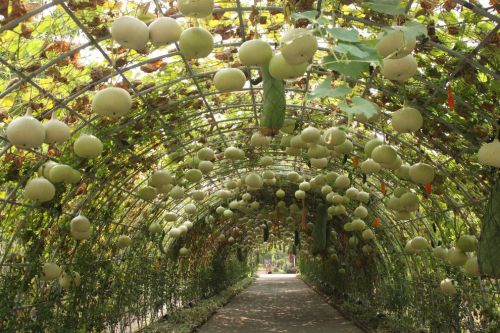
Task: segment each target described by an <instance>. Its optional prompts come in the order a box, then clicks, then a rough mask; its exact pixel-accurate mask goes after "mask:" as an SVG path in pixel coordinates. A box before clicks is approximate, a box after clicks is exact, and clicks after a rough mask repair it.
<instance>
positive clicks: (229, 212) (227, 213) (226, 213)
mask: <svg viewBox="0 0 500 333" xmlns="http://www.w3.org/2000/svg"><path fill="white" fill-rule="evenodd" d="M223 215H224V217H225V218H231V217H233V215H234V213H233V211H232V210H230V209H226V210H224V213H223Z"/></svg>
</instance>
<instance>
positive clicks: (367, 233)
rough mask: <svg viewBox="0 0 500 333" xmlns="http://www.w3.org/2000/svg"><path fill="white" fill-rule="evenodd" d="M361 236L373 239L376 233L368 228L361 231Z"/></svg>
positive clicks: (365, 238)
mask: <svg viewBox="0 0 500 333" xmlns="http://www.w3.org/2000/svg"><path fill="white" fill-rule="evenodd" d="M361 237H363V239H364V240H372V239H374V238H375V234H374V233H373V231H372V229H366V230H364V231H363V232H362V233H361Z"/></svg>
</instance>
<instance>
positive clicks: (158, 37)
mask: <svg viewBox="0 0 500 333" xmlns="http://www.w3.org/2000/svg"><path fill="white" fill-rule="evenodd" d="M181 33H182V27H181V26H180V24H179V23H177V21H176V20H175V19H173V18H171V17H158V18H157V19H155V20H154V21H153V22H151V24H150V25H149V40H150V41H151V43H152V44H153V45H154V46H156V47H158V46H162V45H168V44H171V43H175V42H177V41H178V40H179V37H180V36H181Z"/></svg>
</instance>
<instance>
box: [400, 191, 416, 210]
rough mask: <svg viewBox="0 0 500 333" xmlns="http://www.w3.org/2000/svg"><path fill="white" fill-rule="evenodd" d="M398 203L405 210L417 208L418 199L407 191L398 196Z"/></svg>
mask: <svg viewBox="0 0 500 333" xmlns="http://www.w3.org/2000/svg"><path fill="white" fill-rule="evenodd" d="M399 205H400V207H401V208H402V209H405V210H407V211H415V210H418V205H419V199H418V196H417V195H416V194H415V193H412V192H407V193H405V194H403V195H401V197H400V198H399Z"/></svg>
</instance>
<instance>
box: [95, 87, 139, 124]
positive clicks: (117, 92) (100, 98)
mask: <svg viewBox="0 0 500 333" xmlns="http://www.w3.org/2000/svg"><path fill="white" fill-rule="evenodd" d="M131 107H132V98H131V97H130V94H129V93H128V91H126V90H125V89H123V88H119V87H109V88H105V89H102V90H99V91H98V92H97V93H96V94H95V96H94V98H93V99H92V111H94V112H95V113H97V114H99V115H101V116H107V117H110V118H119V117H121V116H124V115H125V114H126V113H127V112H129V111H130V108H131Z"/></svg>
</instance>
